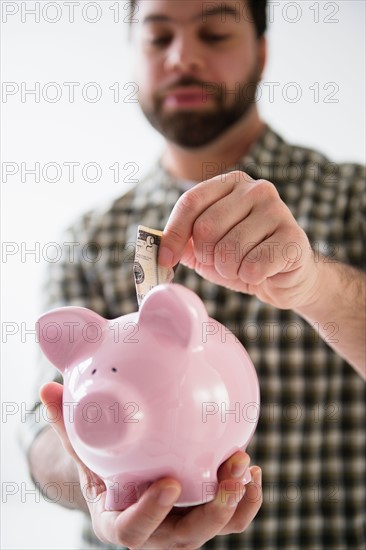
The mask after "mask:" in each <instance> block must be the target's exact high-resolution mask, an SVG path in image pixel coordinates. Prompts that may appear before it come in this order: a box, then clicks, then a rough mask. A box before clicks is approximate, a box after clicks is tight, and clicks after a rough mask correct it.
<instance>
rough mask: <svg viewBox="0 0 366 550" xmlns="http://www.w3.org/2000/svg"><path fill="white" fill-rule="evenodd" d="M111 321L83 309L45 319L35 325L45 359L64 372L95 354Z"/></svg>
mask: <svg viewBox="0 0 366 550" xmlns="http://www.w3.org/2000/svg"><path fill="white" fill-rule="evenodd" d="M107 325H108V321H107V320H106V319H104V318H103V317H101V316H100V315H98V314H97V313H95V312H94V311H91V310H90V309H86V308H84V307H63V308H59V309H54V310H52V311H49V312H48V313H45V314H44V315H42V316H41V317H40V318H39V319H38V321H37V323H36V332H37V336H38V340H39V344H40V346H41V348H42V351H43V352H44V354H45V355H46V357H47V358H48V359H49V360H50V361H51V362H52V363H53V364H54V365H55V367H57V368H58V370H59V371H61V372H63V371H64V370H65V368H66V367H68V366H69V365H70V364H71V363H72V362H75V360H76V359H80V360H81V359H82V358H83V357H86V356H88V355H90V354H91V353H93V352H94V351H95V350H96V349H97V348H98V347H99V345H100V344H101V342H102V340H103V330H104V328H105V327H106V326H107Z"/></svg>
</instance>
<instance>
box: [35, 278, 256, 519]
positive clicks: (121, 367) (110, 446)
mask: <svg viewBox="0 0 366 550" xmlns="http://www.w3.org/2000/svg"><path fill="white" fill-rule="evenodd" d="M37 332H38V337H39V341H40V345H41V347H42V350H43V352H44V353H45V355H46V356H47V357H48V358H49V360H50V361H51V362H52V363H53V364H54V365H55V366H56V367H57V369H58V370H59V371H60V372H61V373H62V374H63V377H64V393H63V402H64V420H65V425H66V430H67V433H68V436H69V439H70V441H71V444H72V445H73V447H74V449H75V451H76V453H77V454H78V455H79V457H80V458H81V460H82V461H83V462H84V463H85V464H86V465H87V466H88V467H89V468H90V469H91V470H93V471H94V472H95V473H96V474H98V475H99V476H100V477H101V478H102V479H103V480H104V482H105V484H106V487H107V499H106V508H107V509H109V510H123V509H125V508H127V507H128V506H130V505H131V504H132V503H134V502H136V500H137V499H138V498H139V497H140V495H141V494H142V492H143V491H144V490H146V488H147V487H148V486H149V485H150V484H151V483H152V482H153V481H155V480H157V479H159V478H162V477H165V476H172V477H173V478H175V479H177V480H178V481H179V482H180V483H181V485H182V493H181V495H180V498H179V501H178V503H177V505H180V506H190V505H196V504H202V503H204V502H208V501H209V500H212V499H213V498H214V497H215V493H216V490H217V470H218V467H219V466H220V464H222V462H224V461H225V460H226V459H227V458H229V457H230V456H231V455H232V454H233V453H234V452H236V451H237V450H239V449H242V450H245V448H246V446H247V445H248V443H249V441H250V439H251V437H252V435H253V433H254V431H255V428H256V425H257V421H258V414H259V385H258V379H257V375H256V372H255V369H254V367H253V364H252V362H251V361H250V359H249V356H248V354H247V353H246V351H245V350H244V348H243V346H242V345H241V344H240V342H239V341H238V340H237V339H236V338H235V336H234V335H233V334H232V333H231V332H229V331H228V330H227V329H226V328H225V327H224V326H223V325H221V324H220V323H218V322H217V321H215V320H213V319H210V318H209V317H208V315H207V311H206V309H205V307H204V305H203V303H202V301H201V300H200V299H199V298H198V296H197V295H196V294H195V293H194V292H192V291H191V290H188V289H187V288H185V287H183V286H181V285H177V284H166V285H159V286H157V287H155V288H154V289H153V290H152V291H151V292H150V293H149V294H148V295H147V296H146V298H145V299H144V301H143V303H142V305H141V308H140V311H139V312H138V313H132V314H129V315H125V316H122V317H119V318H118V319H115V320H111V321H108V320H106V319H104V318H103V317H101V316H99V315H98V314H96V313H94V312H93V311H90V310H88V309H86V308H82V307H65V308H60V309H56V310H53V311H50V312H49V313H46V314H44V315H43V316H42V317H41V318H40V319H39V321H38V322H37ZM244 481H245V482H248V481H250V473H249V471H248V476H247V478H246V479H245V480H244Z"/></svg>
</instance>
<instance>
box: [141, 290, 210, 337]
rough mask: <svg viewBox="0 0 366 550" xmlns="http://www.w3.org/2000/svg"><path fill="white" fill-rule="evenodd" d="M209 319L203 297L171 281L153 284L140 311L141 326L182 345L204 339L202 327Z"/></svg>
mask: <svg viewBox="0 0 366 550" xmlns="http://www.w3.org/2000/svg"><path fill="white" fill-rule="evenodd" d="M207 321H208V316H207V311H206V309H205V306H204V305H203V303H202V301H201V300H200V298H199V297H198V296H197V295H196V294H195V293H194V292H192V290H189V289H188V288H185V287H184V286H182V285H178V284H172V283H170V284H166V285H158V286H156V287H155V288H153V289H152V290H151V291H150V292H149V294H148V295H147V296H146V298H144V300H143V302H142V305H141V310H140V315H139V324H140V326H141V328H142V327H146V329H147V330H148V331H150V332H152V333H154V334H156V335H157V336H161V337H163V339H164V342H167V341H171V342H175V343H177V344H178V345H180V346H182V347H187V346H190V345H193V346H196V345H199V344H201V343H202V327H203V323H204V322H207Z"/></svg>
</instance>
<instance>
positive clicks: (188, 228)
mask: <svg viewBox="0 0 366 550" xmlns="http://www.w3.org/2000/svg"><path fill="white" fill-rule="evenodd" d="M238 174H240V176H239V178H240V179H241V181H244V180H245V179H247V181H248V182H249V181H253V180H252V179H251V178H249V176H247V175H246V174H244V173H243V172H230V173H229V174H224V175H220V176H216V177H215V178H212V179H210V180H207V181H204V182H202V183H200V184H198V185H196V186H195V187H193V188H192V189H190V190H189V191H186V192H185V193H184V194H183V195H182V196H181V197H180V199H179V200H178V201H177V202H176V204H175V206H174V208H173V210H172V212H171V214H170V217H169V220H168V222H167V224H166V226H165V229H164V232H163V237H162V241H161V245H160V248H159V263H160V264H161V265H164V266H166V267H171V266H173V265H176V264H177V263H178V262H179V260H180V259H181V257H182V254H183V250H184V248H185V246H186V244H187V242H188V240H189V238H190V237H191V235H192V231H193V225H194V223H195V221H196V219H197V218H198V217H199V216H200V215H201V214H202V213H203V212H204V211H205V210H207V208H208V207H210V206H211V205H213V204H214V203H215V202H217V201H219V200H220V199H222V198H223V197H225V196H226V195H228V194H230V193H231V191H232V190H233V188H234V187H235V185H236V184H237V181H236V180H237V179H238Z"/></svg>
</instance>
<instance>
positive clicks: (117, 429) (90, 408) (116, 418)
mask: <svg viewBox="0 0 366 550" xmlns="http://www.w3.org/2000/svg"><path fill="white" fill-rule="evenodd" d="M122 409H123V405H122V404H121V403H120V400H119V399H118V398H117V397H116V396H115V395H113V393H108V392H101V391H99V392H93V393H90V394H88V395H87V396H85V397H83V398H82V399H81V400H80V401H79V404H78V406H77V408H76V412H75V431H76V434H77V436H78V437H79V438H80V439H81V441H83V442H84V443H85V444H86V445H88V446H90V447H94V448H104V447H106V446H108V447H111V446H114V445H117V444H118V443H119V442H120V441H121V439H122V438H123V435H124V431H125V428H126V425H125V424H124V422H123V418H121V410H122Z"/></svg>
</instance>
